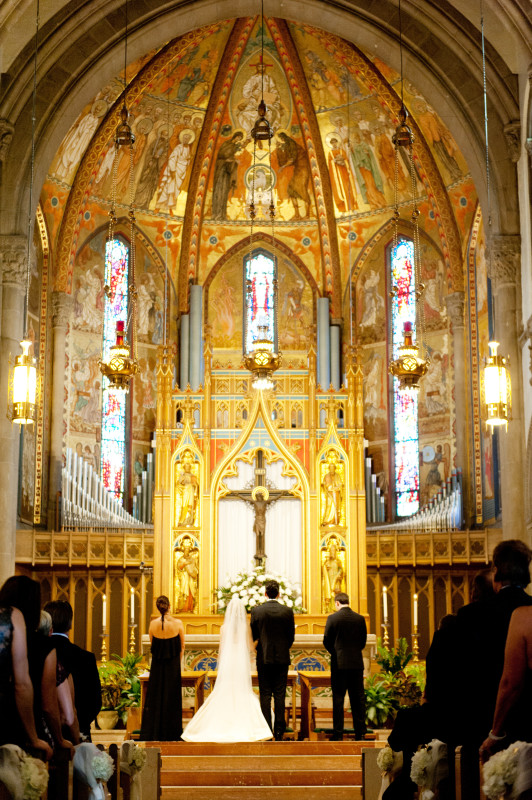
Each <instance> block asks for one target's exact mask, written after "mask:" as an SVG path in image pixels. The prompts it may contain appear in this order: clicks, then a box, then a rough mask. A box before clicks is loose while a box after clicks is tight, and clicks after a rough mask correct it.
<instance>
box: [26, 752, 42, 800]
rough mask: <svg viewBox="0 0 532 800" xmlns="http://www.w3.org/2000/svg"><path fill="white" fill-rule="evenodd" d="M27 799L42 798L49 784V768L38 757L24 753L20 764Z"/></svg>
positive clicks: (37, 799) (38, 799)
mask: <svg viewBox="0 0 532 800" xmlns="http://www.w3.org/2000/svg"><path fill="white" fill-rule="evenodd" d="M20 772H21V775H22V780H23V781H24V798H25V800H41V797H42V796H43V794H44V792H45V791H46V787H47V786H48V770H47V769H46V767H45V765H44V764H43V762H42V761H39V759H38V758H32V757H31V756H28V755H24V756H23V758H22V762H21V765H20Z"/></svg>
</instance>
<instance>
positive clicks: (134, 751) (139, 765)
mask: <svg viewBox="0 0 532 800" xmlns="http://www.w3.org/2000/svg"><path fill="white" fill-rule="evenodd" d="M145 763H146V751H145V750H144V748H143V747H139V746H138V744H135V745H133V746H132V747H131V749H130V751H129V766H130V767H131V769H132V770H134V771H135V772H142V770H143V769H144V765H145Z"/></svg>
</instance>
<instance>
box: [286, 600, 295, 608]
mask: <svg viewBox="0 0 532 800" xmlns="http://www.w3.org/2000/svg"><path fill="white" fill-rule="evenodd" d="M286 605H287V606H289V608H292V606H293V605H294V603H293V601H292V600H290V598H287V600H286Z"/></svg>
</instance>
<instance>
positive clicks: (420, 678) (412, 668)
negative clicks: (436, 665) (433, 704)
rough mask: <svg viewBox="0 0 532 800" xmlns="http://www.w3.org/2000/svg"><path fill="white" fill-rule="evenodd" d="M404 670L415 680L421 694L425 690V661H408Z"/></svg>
mask: <svg viewBox="0 0 532 800" xmlns="http://www.w3.org/2000/svg"><path fill="white" fill-rule="evenodd" d="M405 672H406V674H407V675H410V676H411V677H412V678H413V679H414V680H415V682H416V683H417V685H418V687H419V690H420V692H421V693H422V694H423V692H424V691H425V684H426V682H427V672H426V669H425V662H424V661H418V662H416V663H414V662H413V661H410V662H409V664H408V666H407V667H406V668H405Z"/></svg>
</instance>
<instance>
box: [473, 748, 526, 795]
mask: <svg viewBox="0 0 532 800" xmlns="http://www.w3.org/2000/svg"><path fill="white" fill-rule="evenodd" d="M528 746H529V745H527V743H526V742H514V744H512V745H510V747H507V748H506V750H501V752H500V753H495V755H494V756H492V757H491V758H490V760H489V761H487V762H486V763H485V764H484V767H483V770H482V772H483V776H484V785H483V787H482V789H483V791H484V794H485V795H486V797H488V798H489V800H500V798H506V797H512V794H513V793H512V789H513V785H514V783H515V779H516V778H517V765H518V760H519V753H520V751H521V750H522V748H523V747H528Z"/></svg>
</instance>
